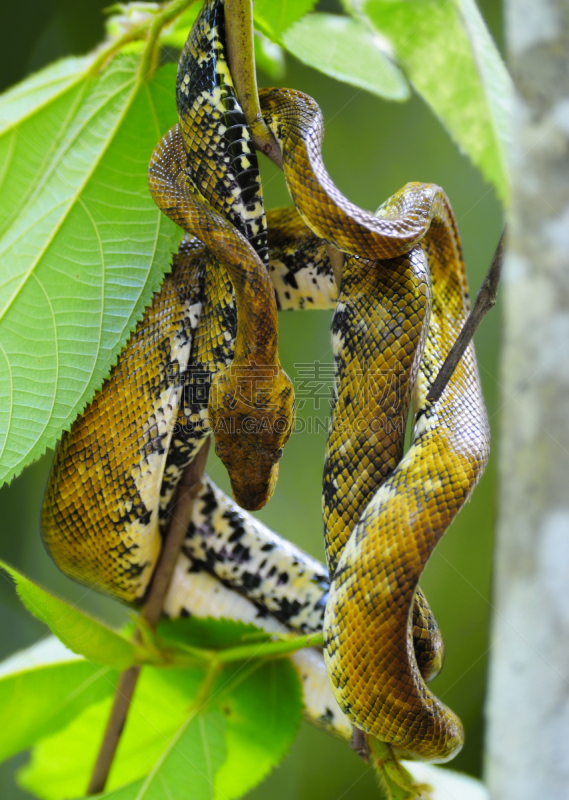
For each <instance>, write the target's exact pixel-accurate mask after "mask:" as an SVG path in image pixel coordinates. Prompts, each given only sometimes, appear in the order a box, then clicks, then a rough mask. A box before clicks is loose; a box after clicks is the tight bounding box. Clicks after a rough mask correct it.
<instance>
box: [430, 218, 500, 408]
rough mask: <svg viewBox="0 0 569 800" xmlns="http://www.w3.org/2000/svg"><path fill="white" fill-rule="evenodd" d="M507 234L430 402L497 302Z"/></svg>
mask: <svg viewBox="0 0 569 800" xmlns="http://www.w3.org/2000/svg"><path fill="white" fill-rule="evenodd" d="M505 236H506V229H505V228H504V230H503V231H502V235H501V236H500V241H499V242H498V247H497V248H496V252H495V253H494V258H493V259H492V263H491V264H490V269H489V270H488V273H487V275H486V277H485V278H484V281H483V283H482V286H481V287H480V289H479V290H478V294H477V295H476V300H475V301H474V306H473V308H472V311H471V312H470V314H469V316H468V319H467V320H466V322H465V323H464V327H463V328H462V330H461V332H460V333H459V334H458V336H457V339H456V342H455V343H454V344H453V346H452V348H451V350H450V352H449V354H448V356H447V357H446V359H445V362H444V364H443V365H442V367H441V368H440V370H439V373H438V375H437V377H436V378H435V380H434V382H433V385H432V386H431V389H430V391H429V394H428V395H427V401H426V402H427V403H429V404H431V403H436V402H437V400H438V399H439V397H440V396H441V394H442V393H443V391H444V388H445V386H446V385H447V383H448V382H449V380H450V377H451V375H452V374H453V372H454V371H455V369H456V366H457V364H458V363H459V361H460V359H461V358H462V356H463V355H464V351H465V350H466V348H467V347H468V345H469V343H470V340H471V339H472V337H473V336H474V334H475V333H476V330H477V329H478V326H479V325H480V323H481V322H482V319H483V318H484V316H485V315H486V314H487V313H488V311H490V309H491V308H493V307H494V306H495V304H496V297H497V294H498V284H499V282H500V276H501V274H502V263H503V261H504V244H505Z"/></svg>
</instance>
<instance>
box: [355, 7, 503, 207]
mask: <svg viewBox="0 0 569 800" xmlns="http://www.w3.org/2000/svg"><path fill="white" fill-rule="evenodd" d="M352 5H353V6H354V7H355V9H356V10H357V11H359V12H360V14H362V15H363V16H364V18H367V20H369V22H370V23H371V25H373V26H374V28H375V29H376V30H377V31H378V32H379V33H381V34H382V35H384V36H386V37H387V38H388V39H389V40H390V41H391V43H392V44H393V47H394V50H395V53H396V56H397V59H398V61H399V63H400V64H401V66H402V67H403V69H404V71H405V72H406V73H407V76H408V78H409V80H410V81H411V83H412V84H413V85H414V87H415V88H416V90H417V91H418V92H419V94H421V95H422V96H423V97H424V98H425V100H426V101H427V103H429V105H430V106H431V108H432V109H433V111H434V112H435V114H437V116H438V117H439V118H440V120H441V121H442V123H443V124H444V125H445V127H446V128H447V130H448V131H449V133H450V134H451V136H452V137H453V139H454V141H455V142H456V143H457V145H458V146H459V147H460V148H461V150H463V151H464V152H465V153H466V154H467V155H469V156H470V158H471V159H472V161H473V162H474V164H475V165H476V166H477V167H478V169H480V171H481V172H482V174H483V175H484V177H485V178H486V179H487V180H488V181H490V182H491V183H492V184H493V185H494V187H495V189H496V192H497V194H498V196H499V197H500V198H501V199H502V200H503V201H505V202H506V201H507V200H508V196H509V187H508V175H507V151H508V131H509V118H510V104H511V95H512V89H511V81H510V78H509V76H508V73H507V71H506V68H505V67H504V64H503V63H502V60H501V58H500V55H499V53H498V51H497V49H496V46H495V45H494V42H493V41H492V38H491V37H490V34H489V33H488V30H487V28H486V26H485V24H484V21H483V19H482V17H481V16H480V12H479V11H478V8H477V6H476V4H475V2H474V0H352Z"/></svg>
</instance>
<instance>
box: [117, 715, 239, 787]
mask: <svg viewBox="0 0 569 800" xmlns="http://www.w3.org/2000/svg"><path fill="white" fill-rule="evenodd" d="M224 723H225V719H224V717H223V714H221V713H220V712H219V711H206V712H204V713H201V714H199V715H195V714H190V715H189V716H188V719H187V721H186V722H185V724H184V725H182V727H181V728H180V729H179V730H178V731H177V732H176V735H175V736H173V737H172V738H171V740H170V741H169V742H168V747H167V748H166V750H165V751H164V753H163V754H162V757H161V758H160V759H159V760H158V762H157V763H156V764H155V766H154V768H153V769H152V771H151V772H150V774H149V775H148V777H147V778H146V779H145V780H143V781H138V782H136V783H135V784H133V785H131V786H125V787H124V788H122V789H118V790H117V791H115V792H109V793H108V794H105V795H103V796H104V797H108V798H113V800H174V798H175V800H213V798H214V797H215V778H216V774H217V772H218V770H219V767H220V766H221V765H222V764H223V761H224V759H225V742H224V736H223V734H224Z"/></svg>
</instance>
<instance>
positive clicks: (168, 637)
mask: <svg viewBox="0 0 569 800" xmlns="http://www.w3.org/2000/svg"><path fill="white" fill-rule="evenodd" d="M158 634H159V636H160V637H161V638H162V639H164V640H165V641H166V642H167V643H168V644H173V645H176V644H178V643H181V644H188V645H192V646H193V647H200V648H204V649H209V648H211V649H214V650H217V649H221V648H224V649H227V648H231V647H238V646H240V645H243V644H245V643H247V642H248V641H251V637H252V636H255V641H261V640H262V641H272V639H271V634H270V633H267V632H266V631H261V630H260V629H259V628H256V627H255V626H254V625H251V624H249V623H246V622H238V621H237V620H232V619H214V618H213V617H203V618H200V617H183V618H178V619H163V620H161V622H160V623H159V624H158ZM258 637H262V639H260V638H258Z"/></svg>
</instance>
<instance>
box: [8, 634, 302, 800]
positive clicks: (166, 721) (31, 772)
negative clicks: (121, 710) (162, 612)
mask: <svg viewBox="0 0 569 800" xmlns="http://www.w3.org/2000/svg"><path fill="white" fill-rule="evenodd" d="M191 621H192V620H191V619H190V620H183V621H182V620H180V622H188V623H190V622H191ZM172 625H173V627H175V626H176V623H172ZM182 627H184V626H182ZM250 627H251V626H243V625H235V624H234V623H232V622H229V621H226V620H220V621H218V620H208V621H206V622H205V624H204V625H203V626H202V631H203V632H205V630H206V628H209V629H210V634H209V643H210V644H211V643H213V642H217V643H219V644H221V643H224V644H229V643H233V642H238V641H239V639H240V637H241V636H242V635H243V630H244V629H247V630H250ZM232 629H233V630H232ZM195 634H197V628H195V629H194V630H193V631H192V632H191V634H190V636H191V641H193V636H194V635H195ZM199 643H200V645H202V646H203V645H204V641H203V640H202V641H200V642H199ZM204 675H205V671H204V670H203V669H201V668H192V669H183V670H182V669H168V670H164V669H158V668H155V667H145V668H144V669H143V671H142V673H141V677H140V680H139V683H138V686H137V690H136V694H135V697H134V700H133V704H132V706H131V710H130V713H129V717H128V719H127V723H126V726H125V730H124V733H123V736H122V738H121V742H120V745H119V750H118V753H117V758H116V760H115V762H114V764H113V770H112V773H111V776H110V782H109V790H114V789H119V787H121V786H123V787H124V788H123V789H120V792H124V793H125V794H124V795H123V794H119V793H118V792H117V794H116V795H114V794H113V795H112V796H113V797H115V796H116V797H120V798H121V799H122V798H123V797H124V798H130V797H131V794H129V792H130V791H131V790H133V789H132V784H134V783H136V782H137V781H138V782H139V783H138V784H136V789H139V788H140V786H141V785H142V784H141V783H140V781H141V780H142V779H143V778H144V777H145V776H147V775H148V774H149V772H150V770H151V769H152V768H153V767H154V766H155V764H156V763H158V761H159V760H160V759H163V757H164V756H165V754H166V751H167V748H168V743H169V742H170V741H171V740H172V739H173V738H176V737H179V736H180V735H181V734H180V731H181V729H182V728H183V727H184V726H185V725H188V711H189V709H190V707H191V705H192V703H193V702H194V701H195V700H196V696H197V695H198V693H199V692H200V689H201V688H203V681H204ZM210 697H211V699H210V702H209V703H208V705H207V709H208V711H212V712H215V713H217V714H220V715H221V716H222V717H223V719H224V721H225V722H224V727H225V734H224V738H225V749H226V755H227V760H226V761H225V763H224V764H223V766H221V768H220V769H219V771H218V773H217V775H216V778H215V797H216V798H219V800H224V798H234V797H239V796H241V795H242V794H243V793H244V792H246V791H248V789H250V788H252V787H253V786H255V785H256V784H257V783H258V782H259V781H261V780H262V779H263V778H264V777H265V775H266V774H267V773H268V772H269V770H270V769H271V768H272V767H273V766H275V765H276V764H277V763H278V762H279V760H280V759H281V758H282V757H283V755H284V754H285V752H286V751H287V749H288V748H289V747H290V744H291V743H292V741H293V739H294V736H295V734H296V730H297V728H298V724H299V721H300V717H301V713H302V698H301V690H300V684H299V682H298V678H297V676H296V673H295V671H294V669H293V667H292V665H291V664H290V662H289V661H288V659H279V660H273V661H268V662H265V663H263V664H259V663H258V662H257V663H254V662H253V663H249V664H245V665H244V664H243V663H239V664H232V665H227V666H225V667H224V669H223V670H222V672H221V673H220V675H219V677H218V678H217V680H216V683H215V686H214V690H213V691H212V692H211V696H210ZM157 698H159V702H157ZM202 705H203V703H202V702H200V708H201V707H202ZM109 709H110V699H109V700H107V701H103V702H100V703H98V704H95V705H92V706H91V707H90V708H88V709H86V710H85V711H83V713H81V714H80V716H78V717H77V718H76V719H75V720H74V721H73V722H71V723H70V724H69V725H68V727H67V728H66V729H65V730H62V731H60V732H59V733H57V734H55V735H53V736H50V737H48V738H46V739H45V740H44V741H42V742H40V744H39V745H37V746H36V747H35V748H34V750H33V753H32V760H31V762H30V764H29V765H28V766H26V767H25V768H24V769H23V770H22V771H21V773H20V776H19V780H20V781H21V783H22V785H23V786H24V788H26V789H28V790H29V791H32V792H34V793H36V794H37V795H38V796H39V797H40V798H44V799H45V800H60V798H61V797H77V796H79V795H80V794H81V793H82V791H83V790H84V787H85V783H86V779H87V775H88V774H89V771H90V769H91V768H92V764H93V762H94V759H95V755H96V753H97V749H98V747H99V745H100V741H101V736H102V731H103V728H104V725H105V722H106V719H107V716H108V713H109ZM200 716H201V714H200ZM192 724H193V723H192ZM176 749H177V750H178V751H179V752H181V754H182V756H183V757H184V758H187V759H190V760H192V759H193V756H192V754H191V752H186V750H184V749H183V748H182V744H179V745H177V748H176ZM188 785H190V784H188ZM134 796H135V797H136V794H135V795H134ZM150 796H152V797H154V795H149V797H150ZM157 796H160V795H157ZM184 796H185V795H182V794H180V795H178V794H175V793H173V792H172V797H176V800H178V798H179V797H180V798H183V797H184ZM160 797H161V796H160Z"/></svg>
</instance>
